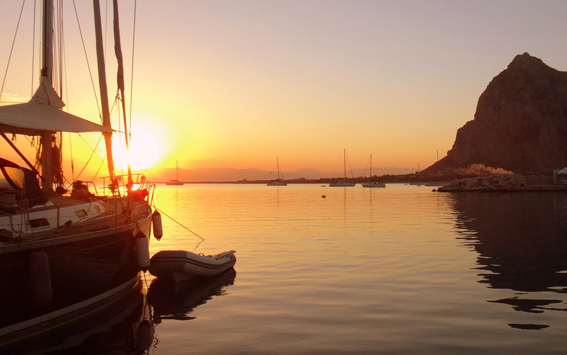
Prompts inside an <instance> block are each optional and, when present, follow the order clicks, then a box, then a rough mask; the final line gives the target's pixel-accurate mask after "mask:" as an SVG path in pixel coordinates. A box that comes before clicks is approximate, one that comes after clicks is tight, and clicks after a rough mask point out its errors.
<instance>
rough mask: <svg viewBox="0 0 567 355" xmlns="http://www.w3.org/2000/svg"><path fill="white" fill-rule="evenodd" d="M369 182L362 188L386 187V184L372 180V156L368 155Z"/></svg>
mask: <svg viewBox="0 0 567 355" xmlns="http://www.w3.org/2000/svg"><path fill="white" fill-rule="evenodd" d="M370 179H371V180H370V182H365V183H363V184H362V187H386V184H385V183H383V182H380V181H375V180H372V154H370Z"/></svg>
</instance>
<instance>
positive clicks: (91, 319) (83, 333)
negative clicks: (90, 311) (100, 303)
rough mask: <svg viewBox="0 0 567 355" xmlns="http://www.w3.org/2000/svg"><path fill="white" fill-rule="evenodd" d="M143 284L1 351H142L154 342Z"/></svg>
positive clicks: (0, 351)
mask: <svg viewBox="0 0 567 355" xmlns="http://www.w3.org/2000/svg"><path fill="white" fill-rule="evenodd" d="M145 301H146V297H145V294H144V292H143V289H142V283H141V282H140V283H139V284H138V287H137V288H135V289H134V290H131V291H130V292H128V293H127V294H125V295H124V296H123V297H122V298H121V299H120V300H118V301H116V302H115V303H112V304H110V305H105V308H103V309H100V310H97V311H96V312H95V314H94V315H92V316H85V317H81V318H77V319H74V320H73V321H72V322H68V323H65V324H62V325H61V326H59V327H58V328H57V329H56V330H52V331H45V332H44V333H42V334H41V335H38V336H35V337H33V338H28V339H26V340H25V341H23V342H21V343H17V344H13V345H11V346H10V347H8V348H3V349H0V353H2V354H110V353H112V354H144V353H146V352H147V351H148V350H149V349H150V347H151V346H152V345H153V344H154V337H153V334H154V331H153V330H154V324H153V322H152V321H151V315H150V314H151V309H150V307H149V305H148V304H147V302H145Z"/></svg>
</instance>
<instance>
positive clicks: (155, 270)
mask: <svg viewBox="0 0 567 355" xmlns="http://www.w3.org/2000/svg"><path fill="white" fill-rule="evenodd" d="M235 253H236V251H234V250H230V251H225V252H223V253H220V254H216V255H203V254H195V253H192V252H190V251H185V250H162V251H158V252H157V253H156V254H155V255H154V256H152V258H151V260H150V261H151V265H150V269H149V271H150V273H151V274H152V275H154V276H157V277H163V278H169V279H172V280H174V281H176V282H177V281H184V280H189V279H191V278H195V277H211V276H216V275H220V274H222V273H223V272H225V271H227V270H229V269H231V268H232V267H233V266H234V264H235V263H236V256H235V255H234V254H235Z"/></svg>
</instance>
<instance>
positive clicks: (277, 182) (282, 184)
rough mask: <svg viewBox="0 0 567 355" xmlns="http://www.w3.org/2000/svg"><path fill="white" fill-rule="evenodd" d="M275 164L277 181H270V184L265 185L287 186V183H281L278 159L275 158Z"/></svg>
mask: <svg viewBox="0 0 567 355" xmlns="http://www.w3.org/2000/svg"><path fill="white" fill-rule="evenodd" d="M276 164H277V167H278V179H277V180H274V181H270V182H269V183H268V184H267V186H287V183H285V182H282V181H281V180H280V161H279V159H278V158H276Z"/></svg>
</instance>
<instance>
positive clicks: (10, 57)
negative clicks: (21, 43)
mask: <svg viewBox="0 0 567 355" xmlns="http://www.w3.org/2000/svg"><path fill="white" fill-rule="evenodd" d="M25 5H26V0H24V1H23V2H22V8H21V9H20V17H18V24H17V25H16V33H14V39H13V40H12V48H10V55H9V56H8V64H6V72H5V73H4V80H2V87H1V88H0V100H2V93H3V92H4V84H6V77H7V76H8V68H10V60H12V54H13V53H14V45H15V44H16V37H18V30H19V29H20V21H21V20H22V14H23V13H24V6H25Z"/></svg>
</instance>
